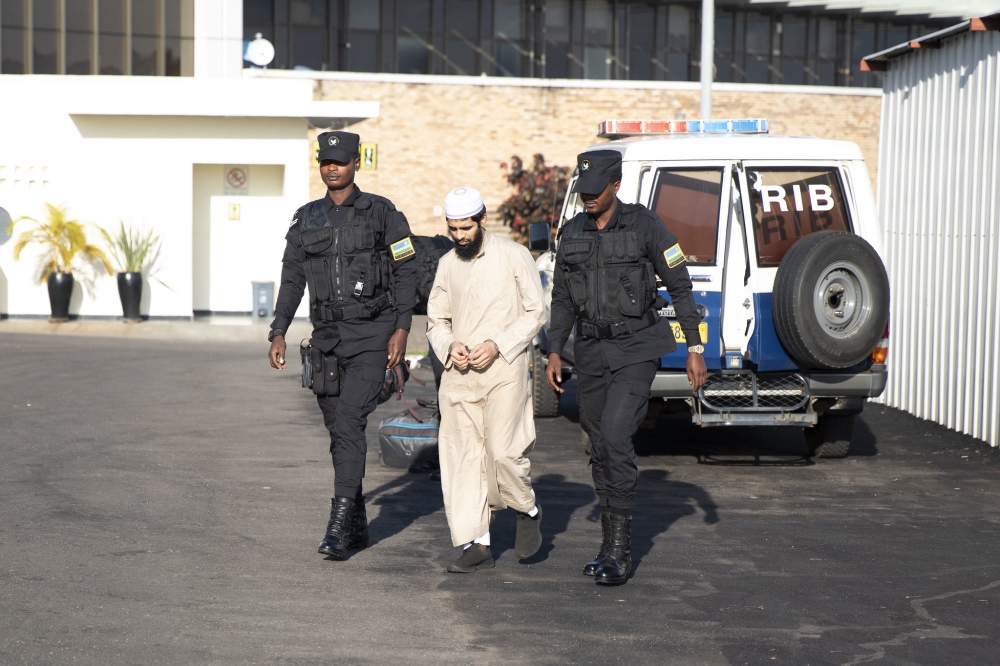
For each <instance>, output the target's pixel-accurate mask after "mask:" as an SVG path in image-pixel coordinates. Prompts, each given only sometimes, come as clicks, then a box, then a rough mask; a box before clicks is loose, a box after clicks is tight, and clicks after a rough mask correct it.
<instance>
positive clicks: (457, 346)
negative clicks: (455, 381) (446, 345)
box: [448, 341, 469, 370]
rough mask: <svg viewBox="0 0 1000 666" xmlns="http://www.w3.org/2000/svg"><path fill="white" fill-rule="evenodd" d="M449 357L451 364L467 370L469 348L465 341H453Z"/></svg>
mask: <svg viewBox="0 0 1000 666" xmlns="http://www.w3.org/2000/svg"><path fill="white" fill-rule="evenodd" d="M448 358H449V359H451V364H452V365H454V366H455V367H456V368H458V369H459V370H467V369H468V367H469V348H468V347H466V346H465V344H464V343H462V342H458V341H455V342H453V343H451V348H450V349H449V350H448Z"/></svg>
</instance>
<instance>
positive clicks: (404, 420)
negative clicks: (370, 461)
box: [378, 409, 441, 469]
mask: <svg viewBox="0 0 1000 666" xmlns="http://www.w3.org/2000/svg"><path fill="white" fill-rule="evenodd" d="M440 424H441V415H440V414H439V413H438V412H433V413H431V414H428V415H427V416H423V415H422V414H420V413H419V412H415V410H413V409H407V410H406V411H405V412H400V413H399V414H394V415H392V416H390V417H389V418H386V419H383V420H382V422H381V423H379V424H378V443H379V457H380V459H381V461H382V464H383V465H385V466H386V467H395V468H399V469H403V468H407V467H411V466H414V465H416V466H420V465H422V464H424V463H426V462H428V461H429V460H431V459H432V458H435V457H437V453H438V428H439V426H440Z"/></svg>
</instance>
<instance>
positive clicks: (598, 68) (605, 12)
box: [583, 0, 613, 79]
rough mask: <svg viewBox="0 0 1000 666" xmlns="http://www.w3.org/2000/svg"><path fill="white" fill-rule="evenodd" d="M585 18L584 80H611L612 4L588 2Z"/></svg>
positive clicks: (603, 0) (594, 0)
mask: <svg viewBox="0 0 1000 666" xmlns="http://www.w3.org/2000/svg"><path fill="white" fill-rule="evenodd" d="M586 3H587V4H586V5H585V10H584V16H583V26H584V30H583V38H584V43H585V46H584V49H583V78H585V79H610V78H611V28H612V26H613V17H612V15H611V3H609V2H608V1H607V0H586Z"/></svg>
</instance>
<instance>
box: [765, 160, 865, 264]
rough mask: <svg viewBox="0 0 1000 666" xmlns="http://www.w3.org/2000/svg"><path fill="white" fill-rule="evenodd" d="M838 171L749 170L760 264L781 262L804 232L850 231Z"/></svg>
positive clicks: (834, 169) (807, 233)
mask: <svg viewBox="0 0 1000 666" xmlns="http://www.w3.org/2000/svg"><path fill="white" fill-rule="evenodd" d="M837 171H838V170H837V169H836V168H834V167H831V168H826V169H795V168H792V169H777V168H765V169H753V168H750V169H747V180H748V181H749V183H750V208H751V210H752V211H753V230H754V236H755V237H756V239H757V264H758V265H759V266H777V265H778V264H779V263H781V258H782V257H784V256H785V253H786V252H788V249H789V248H790V247H792V245H793V244H794V243H795V241H797V240H798V239H800V238H802V237H803V236H807V235H809V234H811V233H815V232H817V231H827V230H836V231H850V230H851V226H850V221H849V218H848V213H847V206H846V205H845V203H844V190H843V188H842V187H841V185H840V177H839V176H838V173H837Z"/></svg>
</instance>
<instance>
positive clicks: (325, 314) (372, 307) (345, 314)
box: [313, 293, 392, 321]
mask: <svg viewBox="0 0 1000 666" xmlns="http://www.w3.org/2000/svg"><path fill="white" fill-rule="evenodd" d="M391 305H392V298H390V296H389V294H388V293H384V294H382V295H381V296H379V297H377V298H374V299H372V300H370V301H368V302H367V303H352V304H350V305H345V306H343V307H339V308H335V307H331V306H329V305H324V304H323V303H317V304H316V306H315V307H314V308H313V313H314V315H316V317H317V318H318V319H322V320H323V321H344V320H345V319H360V318H362V317H374V316H375V315H377V314H378V313H379V312H381V311H382V310H385V309H386V308H387V307H389V306H391Z"/></svg>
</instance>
